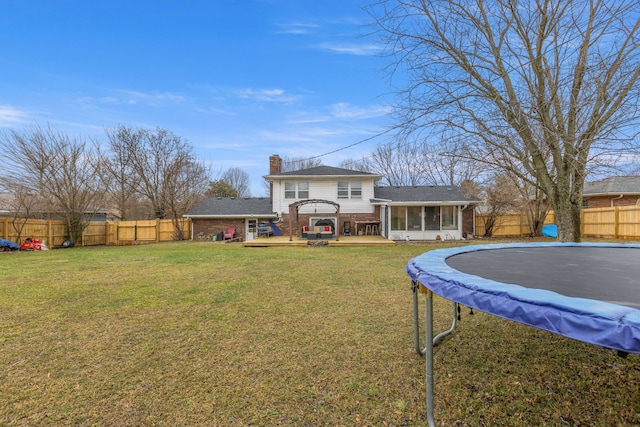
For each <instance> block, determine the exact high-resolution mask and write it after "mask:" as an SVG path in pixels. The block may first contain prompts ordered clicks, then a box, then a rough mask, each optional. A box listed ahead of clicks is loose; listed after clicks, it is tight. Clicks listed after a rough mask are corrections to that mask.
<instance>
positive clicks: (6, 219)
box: [2, 217, 9, 240]
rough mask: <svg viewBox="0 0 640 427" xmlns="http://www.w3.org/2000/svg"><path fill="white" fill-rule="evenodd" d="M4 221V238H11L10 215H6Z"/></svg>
mask: <svg viewBox="0 0 640 427" xmlns="http://www.w3.org/2000/svg"><path fill="white" fill-rule="evenodd" d="M3 222H4V225H3V228H2V238H3V239H4V240H9V217H6V218H5V219H4V221H3Z"/></svg>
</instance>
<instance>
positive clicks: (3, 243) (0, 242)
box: [0, 239, 20, 251]
mask: <svg viewBox="0 0 640 427" xmlns="http://www.w3.org/2000/svg"><path fill="white" fill-rule="evenodd" d="M0 248H8V249H11V250H14V251H17V250H18V249H20V245H18V244H17V243H14V242H11V241H9V240H5V239H0Z"/></svg>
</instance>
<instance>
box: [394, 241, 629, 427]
mask: <svg viewBox="0 0 640 427" xmlns="http://www.w3.org/2000/svg"><path fill="white" fill-rule="evenodd" d="M406 270H407V273H408V274H409V276H410V277H411V280H412V290H413V317H414V343H415V347H416V351H417V352H418V353H420V354H424V355H425V359H426V390H427V419H428V422H429V425H430V426H431V425H435V422H434V415H433V410H434V404H433V346H434V345H435V344H436V343H437V342H438V341H440V340H441V339H442V338H444V337H445V336H446V335H448V334H449V333H451V332H452V331H453V330H454V329H455V327H456V320H457V311H458V304H462V305H465V306H468V307H470V308H472V309H476V310H479V311H483V312H485V313H489V314H493V315H496V316H499V317H502V318H504V319H508V320H512V321H515V322H520V323H524V324H526V325H530V326H534V327H536V328H540V329H544V330H546V331H550V332H553V333H556V334H560V335H563V336H566V337H569V338H573V339H577V340H580V341H584V342H587V343H590V344H595V345H599V346H602V347H606V348H610V349H613V350H617V351H618V353H619V354H620V355H623V356H624V355H626V354H628V353H640V245H618V244H604V243H603V244H599V243H519V244H495V245H474V246H466V247H458V248H450V249H439V250H434V251H430V252H426V253H424V254H422V255H420V256H418V257H416V258H413V259H412V260H411V261H409V263H408V264H407V267H406ZM418 291H421V292H423V293H425V294H426V302H425V314H426V319H425V347H424V348H422V347H421V345H420V332H419V325H418ZM433 293H435V294H437V295H440V296H441V297H443V298H446V299H448V300H451V301H452V302H453V321H452V324H451V328H449V329H448V330H447V331H444V332H442V333H440V334H438V335H437V336H435V337H434V336H433Z"/></svg>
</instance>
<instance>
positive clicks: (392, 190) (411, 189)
mask: <svg viewBox="0 0 640 427" xmlns="http://www.w3.org/2000/svg"><path fill="white" fill-rule="evenodd" d="M374 197H375V199H373V200H371V202H372V203H384V202H391V203H402V204H407V203H442V202H444V203H452V204H453V203H468V204H476V203H480V200H479V199H477V198H475V197H473V196H470V195H468V194H467V193H466V192H465V191H463V190H462V189H461V188H460V187H453V186H435V185H433V186H431V185H417V186H402V187H375V188H374Z"/></svg>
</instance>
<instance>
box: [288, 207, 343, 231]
mask: <svg viewBox="0 0 640 427" xmlns="http://www.w3.org/2000/svg"><path fill="white" fill-rule="evenodd" d="M313 203H320V204H325V205H331V206H333V207H334V208H335V209H336V217H337V218H336V241H338V240H340V227H339V224H340V205H339V204H337V203H336V202H332V201H331V200H323V199H307V200H300V201H298V202H295V203H291V204H290V205H289V241H290V242H291V241H293V230H294V228H293V226H292V225H293V224H292V222H293V211H294V210H295V215H296V226H295V229H296V230H299V229H300V224H299V223H298V214H299V213H300V208H301V207H302V206H304V205H309V204H313Z"/></svg>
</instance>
